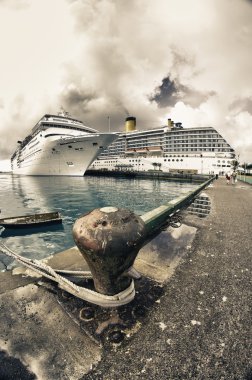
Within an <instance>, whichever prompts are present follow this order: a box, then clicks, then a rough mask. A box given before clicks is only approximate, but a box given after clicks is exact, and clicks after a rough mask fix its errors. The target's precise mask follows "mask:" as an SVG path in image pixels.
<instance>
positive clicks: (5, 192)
mask: <svg viewBox="0 0 252 380" xmlns="http://www.w3.org/2000/svg"><path fill="white" fill-rule="evenodd" d="M0 181H1V191H0V209H1V213H0V218H5V217H11V216H19V215H28V214H34V213H43V212H53V211H59V212H60V214H61V216H62V219H63V223H62V225H60V224H59V225H54V226H47V227H43V228H39V229H33V230H31V229H23V230H5V229H4V228H2V227H0V237H1V241H2V242H3V243H4V244H6V245H7V246H8V247H9V248H11V249H12V250H13V251H14V252H16V253H17V254H20V255H23V256H25V257H29V258H33V259H34V258H36V259H42V258H45V257H47V256H50V255H52V254H54V253H57V252H60V251H63V250H65V249H68V248H70V247H72V246H73V245H74V241H73V238H72V226H73V224H74V222H75V220H76V219H77V218H78V217H79V216H80V215H82V214H85V213H87V212H89V211H91V210H93V209H95V208H100V207H104V206H115V207H120V208H127V209H130V210H132V211H134V212H135V213H136V214H138V215H141V214H144V213H145V212H147V211H150V210H151V209H153V208H156V207H158V206H160V205H161V204H164V203H166V202H168V201H170V200H172V199H174V198H176V197H178V196H179V195H181V194H182V193H185V192H188V191H191V190H193V189H194V188H195V187H197V186H198V184H194V183H192V182H178V181H176V182H172V181H167V180H152V179H136V178H131V179H129V178H113V177H93V176H84V177H29V176H15V175H10V174H0ZM13 265H15V263H14V262H13V261H12V260H11V259H10V258H8V257H5V256H4V255H3V254H2V253H0V271H1V270H6V269H11V268H12V267H13Z"/></svg>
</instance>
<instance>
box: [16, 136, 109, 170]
mask: <svg viewBox="0 0 252 380" xmlns="http://www.w3.org/2000/svg"><path fill="white" fill-rule="evenodd" d="M115 137H116V136H115V135H113V134H111V133H97V134H90V135H85V136H81V137H72V138H65V139H63V138H60V139H59V138H58V139H55V138H50V137H49V138H48V139H44V140H43V139H41V142H40V143H39V144H38V145H36V147H35V148H34V149H33V151H31V152H28V153H24V152H22V151H20V152H18V154H17V155H16V157H15V158H14V159H13V161H12V172H13V174H18V175H30V176H35V175H37V176H50V175H52V176H83V175H84V174H85V171H86V169H87V168H88V167H89V166H90V164H91V163H92V162H93V161H94V160H95V159H96V157H97V156H98V155H99V154H100V152H102V150H103V149H104V148H106V147H107V146H108V145H109V144H110V143H111V142H112V141H114V139H115Z"/></svg>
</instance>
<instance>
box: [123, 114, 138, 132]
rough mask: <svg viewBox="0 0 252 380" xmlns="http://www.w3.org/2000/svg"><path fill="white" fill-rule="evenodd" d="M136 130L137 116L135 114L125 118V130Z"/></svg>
mask: <svg viewBox="0 0 252 380" xmlns="http://www.w3.org/2000/svg"><path fill="white" fill-rule="evenodd" d="M135 130H136V118H135V117H134V116H129V117H126V119H125V132H126V133H128V132H133V131H135Z"/></svg>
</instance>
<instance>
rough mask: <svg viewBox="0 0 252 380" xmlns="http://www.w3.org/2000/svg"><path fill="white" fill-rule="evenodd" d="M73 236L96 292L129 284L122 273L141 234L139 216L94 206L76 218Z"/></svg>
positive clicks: (131, 260) (113, 291) (117, 289)
mask: <svg viewBox="0 0 252 380" xmlns="http://www.w3.org/2000/svg"><path fill="white" fill-rule="evenodd" d="M73 237H74V240H75V243H76V245H77V247H78V248H79V250H80V252H81V254H82V255H83V257H84V259H85V260H86V262H87V263H88V265H89V268H90V271H91V273H92V275H93V280H94V286H95V289H96V291H97V292H99V293H102V294H106V295H115V294H117V293H120V292H121V291H123V290H125V289H126V288H127V287H128V286H129V285H130V282H131V279H130V278H129V277H128V276H126V275H125V274H126V272H127V270H128V269H130V268H131V267H132V265H133V263H134V260H135V258H136V256H137V254H138V251H139V249H140V248H141V246H142V243H143V241H144V237H145V223H144V221H143V220H142V219H141V218H140V217H139V216H137V215H135V214H134V213H133V212H132V211H130V210H127V209H119V208H116V207H103V208H100V209H95V210H93V211H91V212H90V213H88V214H86V215H83V216H81V217H80V218H79V219H77V220H76V222H75V224H74V226H73Z"/></svg>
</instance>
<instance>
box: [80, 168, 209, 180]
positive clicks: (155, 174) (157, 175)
mask: <svg viewBox="0 0 252 380" xmlns="http://www.w3.org/2000/svg"><path fill="white" fill-rule="evenodd" d="M85 175H93V176H106V177H127V178H130V177H132V178H135V177H136V178H146V179H165V180H172V181H195V182H202V181H206V180H207V179H209V178H211V175H204V174H189V173H165V172H162V171H160V170H150V171H133V170H93V169H90V170H87V171H86V173H85Z"/></svg>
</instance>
